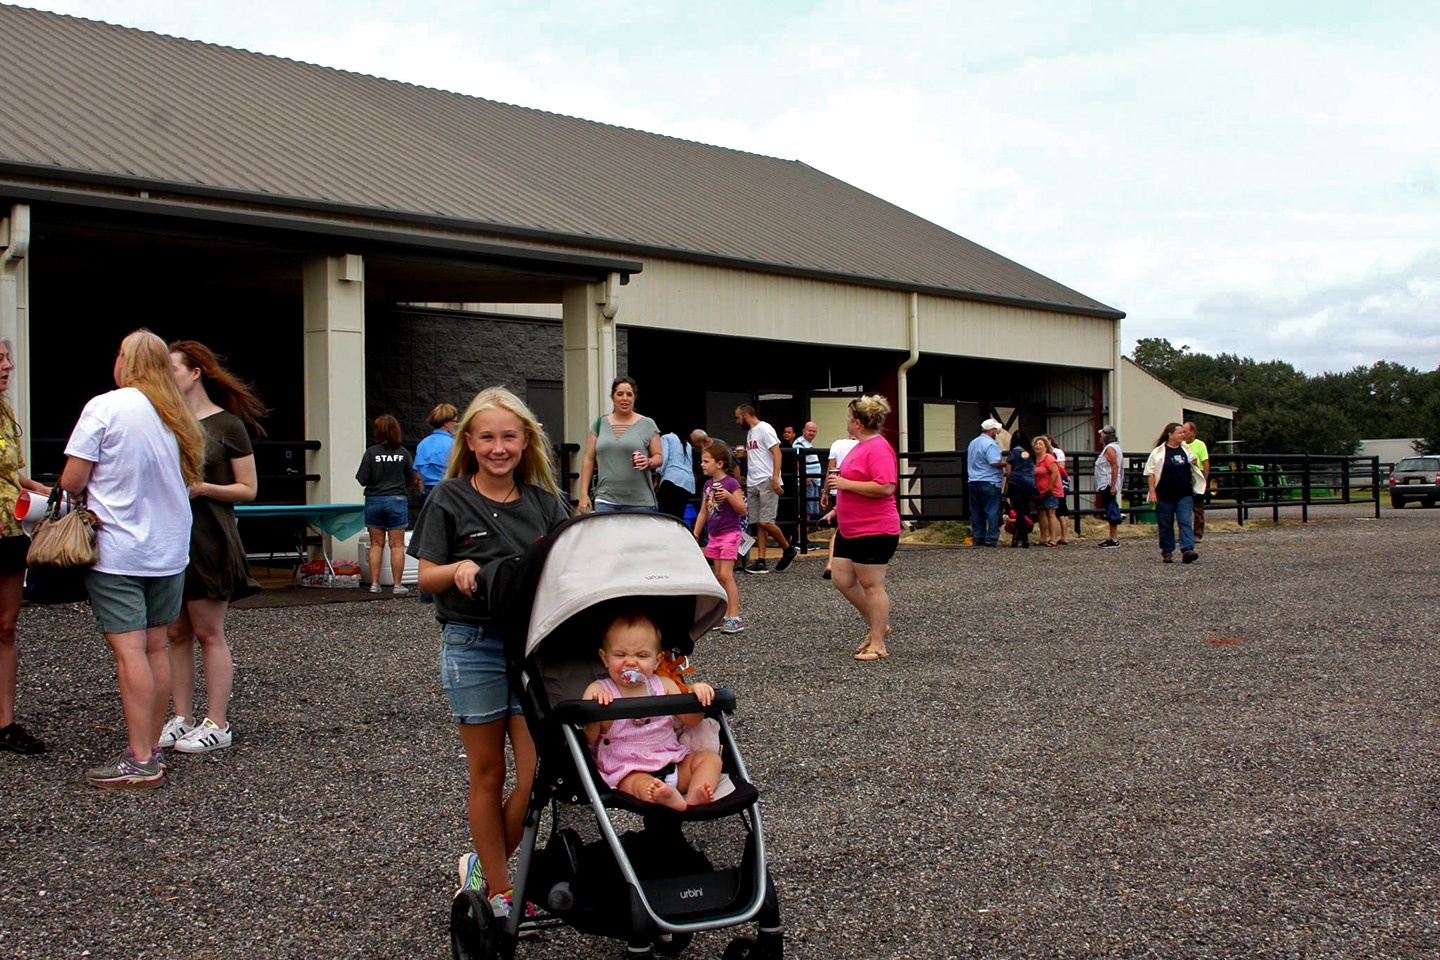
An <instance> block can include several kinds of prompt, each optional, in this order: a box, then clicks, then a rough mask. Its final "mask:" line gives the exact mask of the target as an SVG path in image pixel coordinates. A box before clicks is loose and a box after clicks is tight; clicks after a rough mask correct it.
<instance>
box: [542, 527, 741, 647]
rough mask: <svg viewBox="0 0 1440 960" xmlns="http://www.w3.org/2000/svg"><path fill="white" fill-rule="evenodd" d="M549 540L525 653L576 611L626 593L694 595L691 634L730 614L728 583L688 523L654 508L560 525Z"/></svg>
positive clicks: (695, 635)
mask: <svg viewBox="0 0 1440 960" xmlns="http://www.w3.org/2000/svg"><path fill="white" fill-rule="evenodd" d="M547 539H548V540H549V542H548V543H546V544H544V547H545V556H544V561H543V565H542V567H541V570H540V572H539V576H538V577H537V578H536V581H535V599H534V602H533V604H532V606H531V608H530V624H529V628H528V630H527V632H526V635H525V654H524V655H525V656H526V657H529V656H532V655H533V654H535V653H536V652H537V651H538V650H539V649H540V646H541V644H543V643H544V642H545V639H546V638H547V637H549V636H550V635H551V634H552V633H553V632H555V631H556V630H557V629H559V627H560V626H561V625H562V624H564V623H565V622H566V621H567V620H569V619H570V618H571V617H573V616H575V615H576V614H578V613H582V612H584V611H585V610H588V609H589V608H590V607H593V606H595V605H597V604H600V603H603V602H605V601H608V600H614V599H617V598H621V597H644V596H650V597H671V598H683V597H694V599H695V603H694V615H693V619H692V620H691V623H690V629H689V639H690V640H691V642H692V643H693V641H695V640H697V639H699V638H700V637H701V636H702V635H704V634H705V632H706V631H708V630H709V629H710V628H711V627H713V626H714V625H715V624H716V623H718V622H720V619H721V618H722V617H724V616H725V603H726V598H725V590H724V588H723V587H721V586H720V583H719V581H717V580H716V579H715V575H714V574H713V573H712V572H711V571H710V565H709V564H708V563H706V561H705V555H704V554H703V553H702V552H701V550H700V548H699V547H698V546H697V545H696V543H695V538H694V537H693V536H692V535H691V533H690V531H689V529H687V528H686V526H685V525H684V524H683V523H680V522H679V521H677V520H675V519H674V518H673V517H668V516H664V515H662V514H654V513H599V514H590V515H588V516H584V517H578V518H576V519H574V520H570V521H568V522H566V523H564V524H562V525H561V526H559V527H557V528H556V529H555V531H554V532H553V533H551V535H550V537H549V538H547Z"/></svg>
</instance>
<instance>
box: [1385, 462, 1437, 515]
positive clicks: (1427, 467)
mask: <svg viewBox="0 0 1440 960" xmlns="http://www.w3.org/2000/svg"><path fill="white" fill-rule="evenodd" d="M1417 500H1418V501H1419V502H1421V503H1423V504H1425V506H1427V507H1433V506H1435V504H1436V503H1437V502H1440V457H1406V458H1405V459H1404V460H1401V461H1400V462H1399V463H1397V464H1395V469H1394V470H1393V471H1391V473H1390V505H1391V506H1392V507H1394V508H1395V509H1396V510H1399V509H1401V508H1402V507H1404V506H1405V504H1407V503H1414V502H1415V501H1417Z"/></svg>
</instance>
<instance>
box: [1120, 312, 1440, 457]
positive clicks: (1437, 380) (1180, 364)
mask: <svg viewBox="0 0 1440 960" xmlns="http://www.w3.org/2000/svg"><path fill="white" fill-rule="evenodd" d="M1131 359H1132V360H1134V361H1135V362H1136V363H1138V364H1140V365H1141V366H1142V367H1144V368H1146V369H1147V370H1149V371H1150V372H1151V373H1153V374H1155V375H1156V376H1157V377H1159V378H1160V379H1162V380H1164V381H1165V382H1166V383H1168V384H1170V385H1171V386H1172V387H1174V388H1175V389H1176V390H1179V391H1180V392H1181V393H1183V394H1186V395H1187V396H1191V397H1200V398H1202V399H1205V400H1213V401H1216V402H1218V403H1227V404H1230V405H1231V406H1235V407H1239V408H1240V409H1239V412H1238V413H1237V414H1236V418H1235V439H1237V440H1244V441H1245V443H1244V445H1243V446H1242V447H1240V449H1241V450H1243V451H1245V452H1246V453H1328V454H1341V455H1346V456H1348V455H1351V454H1354V453H1355V451H1356V450H1357V449H1358V448H1359V446H1360V441H1361V440H1363V439H1377V438H1382V437H1420V438H1421V452H1422V453H1440V369H1436V370H1431V371H1429V372H1423V371H1420V370H1417V369H1415V368H1414V367H1407V366H1403V365H1401V364H1398V363H1391V362H1389V361H1388V360H1381V361H1379V362H1377V363H1373V364H1371V365H1370V366H1368V367H1365V366H1360V367H1355V368H1354V369H1352V370H1349V371H1346V372H1345V373H1322V374H1319V375H1317V376H1313V377H1312V376H1309V375H1307V374H1306V373H1304V372H1303V371H1301V370H1296V369H1295V368H1294V367H1293V366H1291V365H1290V364H1288V363H1285V362H1284V361H1283V360H1265V361H1259V360H1253V359H1251V358H1250V357H1239V356H1236V355H1235V354H1231V353H1222V354H1220V355H1218V356H1211V355H1210V354H1208V353H1196V352H1193V351H1192V350H1191V349H1190V348H1189V347H1188V346H1179V347H1176V346H1173V345H1172V344H1171V343H1170V341H1169V340H1166V339H1164V338H1163V337H1146V338H1143V339H1141V340H1140V342H1139V343H1137V344H1136V345H1135V351H1134V354H1133V356H1132V357H1131ZM1204 419H1205V420H1206V422H1205V423H1197V426H1198V427H1200V428H1201V432H1202V434H1207V433H1208V434H1209V436H1210V437H1213V438H1219V437H1223V436H1225V431H1226V429H1228V428H1226V427H1225V426H1223V424H1224V421H1221V420H1216V419H1213V418H1204Z"/></svg>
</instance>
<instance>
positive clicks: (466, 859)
mask: <svg viewBox="0 0 1440 960" xmlns="http://www.w3.org/2000/svg"><path fill="white" fill-rule="evenodd" d="M466 890H479V891H480V896H482V897H484V898H485V899H486V900H489V899H490V884H489V883H488V882H486V880H485V871H484V870H483V869H481V867H480V858H479V857H477V856H476V855H475V854H473V853H467V854H465V855H463V856H462V857H461V858H460V889H459V890H456V891H455V896H457V897H458V896H460V894H462V893H464V892H465V891H466Z"/></svg>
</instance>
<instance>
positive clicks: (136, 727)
mask: <svg viewBox="0 0 1440 960" xmlns="http://www.w3.org/2000/svg"><path fill="white" fill-rule="evenodd" d="M113 374H114V377H115V386H116V387H117V389H115V390H112V391H110V392H109V393H103V394H101V395H100V396H98V397H95V398H94V399H92V400H91V401H90V402H89V403H87V404H86V405H85V409H84V411H83V412H82V413H81V414H80V421H79V422H78V423H77V424H76V425H75V430H74V432H72V433H71V434H70V440H69V442H68V443H67V444H66V446H65V455H66V457H67V458H68V459H67V460H66V462H65V469H64V471H63V472H62V473H61V474H60V486H61V487H62V488H63V489H64V490H65V491H66V492H68V493H69V494H70V495H71V496H79V495H80V494H81V493H85V494H86V495H87V497H88V499H89V505H90V509H91V510H93V511H95V513H96V514H97V515H98V516H99V518H100V523H101V526H100V531H99V553H100V559H99V561H98V562H97V563H96V564H95V566H94V567H92V568H91V569H90V571H89V572H88V573H87V574H86V576H85V585H86V587H87V588H88V589H89V592H90V608H91V610H92V611H94V614H95V619H96V621H97V623H98V624H99V626H100V631H101V632H102V633H103V634H104V635H105V640H106V641H107V642H108V643H109V644H110V649H111V651H112V652H113V653H114V655H115V668H116V674H117V675H118V677H119V681H120V704H121V706H122V707H123V708H124V712H125V727H126V731H127V733H128V736H129V741H130V743H129V746H128V747H126V749H125V751H124V752H123V753H121V754H120V755H119V756H118V757H116V758H115V759H114V760H112V761H111V762H110V763H108V764H104V765H102V766H99V767H92V768H91V769H89V770H87V771H86V774H85V776H86V779H87V780H89V781H90V783H91V784H92V785H94V786H97V787H100V788H102V789H120V788H126V787H155V786H159V784H160V783H161V782H162V781H163V780H164V777H165V769H164V767H163V766H161V764H160V755H159V751H158V749H157V748H156V743H157V741H158V740H159V738H160V728H161V725H162V724H163V723H164V722H165V708H166V707H167V706H168V705H169V700H170V661H169V658H168V655H167V653H166V649H165V634H166V627H167V626H168V625H169V624H170V623H172V622H173V621H174V620H175V619H176V617H178V616H179V615H180V604H181V600H182V594H183V591H184V585H185V568H186V566H187V565H188V564H189V562H190V524H191V519H190V487H191V486H192V485H194V484H198V483H200V482H201V481H203V480H204V477H203V476H202V474H201V470H202V466H203V463H204V460H205V438H204V434H202V433H201V431H200V424H199V423H198V422H197V421H196V419H195V414H194V413H193V412H192V411H191V409H190V405H189V404H188V403H186V402H185V398H184V397H182V396H181V395H180V389H179V387H177V386H176V384H175V375H174V372H173V371H172V370H171V367H170V351H169V349H168V348H167V347H166V346H165V341H164V340H161V339H160V338H159V337H157V336H155V334H153V333H151V332H150V331H149V330H136V331H135V332H134V333H132V334H130V335H129V336H128V337H126V338H125V339H124V340H123V341H121V343H120V352H119V353H118V354H117V355H116V357H115V367H114V370H113Z"/></svg>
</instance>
